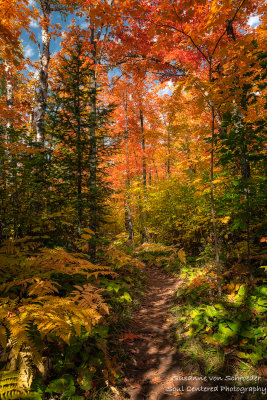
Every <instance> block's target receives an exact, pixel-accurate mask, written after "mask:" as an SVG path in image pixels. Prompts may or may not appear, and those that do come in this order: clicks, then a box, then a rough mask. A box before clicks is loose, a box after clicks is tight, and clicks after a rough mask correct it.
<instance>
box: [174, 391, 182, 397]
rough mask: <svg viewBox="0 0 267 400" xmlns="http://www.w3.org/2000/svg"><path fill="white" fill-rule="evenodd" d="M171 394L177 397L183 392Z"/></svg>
mask: <svg viewBox="0 0 267 400" xmlns="http://www.w3.org/2000/svg"><path fill="white" fill-rule="evenodd" d="M172 394H173V396H175V397H178V396H182V395H183V392H172Z"/></svg>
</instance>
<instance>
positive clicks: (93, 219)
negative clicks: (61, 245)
mask: <svg viewBox="0 0 267 400" xmlns="http://www.w3.org/2000/svg"><path fill="white" fill-rule="evenodd" d="M90 42H91V46H92V50H91V56H92V60H93V63H94V65H95V64H96V42H95V31H94V28H91V38H90ZM90 72H91V76H90V127H89V137H90V149H89V188H90V222H89V227H90V229H91V230H92V231H93V232H94V234H95V235H96V233H97V230H98V217H97V142H96V124H97V121H96V87H97V85H96V73H95V70H94V69H92V70H91V71H90ZM89 247H90V254H91V257H92V259H94V258H95V253H96V243H95V240H92V241H91V243H90V244H89Z"/></svg>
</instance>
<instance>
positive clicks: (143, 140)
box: [140, 110, 147, 190]
mask: <svg viewBox="0 0 267 400" xmlns="http://www.w3.org/2000/svg"><path fill="white" fill-rule="evenodd" d="M140 124H141V143H142V153H143V187H144V190H146V186H147V180H146V155H145V151H146V142H145V136H144V115H143V111H142V110H140Z"/></svg>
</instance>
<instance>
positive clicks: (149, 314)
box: [124, 268, 225, 400]
mask: <svg viewBox="0 0 267 400" xmlns="http://www.w3.org/2000/svg"><path fill="white" fill-rule="evenodd" d="M147 272H148V282H147V293H146V295H145V298H144V301H143V304H142V307H141V309H140V310H139V311H138V312H137V313H136V314H135V315H134V316H133V320H132V323H131V327H130V332H131V334H132V340H129V341H128V342H127V344H125V346H126V349H125V350H126V351H127V353H128V355H129V357H128V359H129V360H128V363H127V364H126V365H125V366H124V371H125V384H126V390H125V397H124V398H125V399H131V400H164V399H168V400H171V399H177V398H182V399H190V400H202V399H205V400H210V399H212V400H216V399H222V398H225V396H223V397H222V395H221V394H218V393H217V394H215V393H207V392H206V393H202V392H197V391H194V389H195V390H197V387H200V386H203V382H201V380H197V381H193V380H191V381H190V379H188V380H184V379H185V378H184V377H185V376H188V375H194V374H195V372H196V371H194V370H193V369H192V366H190V365H189V364H187V365H184V364H183V362H182V357H181V355H179V353H178V352H177V349H176V348H175V341H174V338H173V321H172V319H171V314H170V308H171V307H172V305H173V295H174V292H175V289H176V288H177V287H178V285H179V281H178V280H177V277H174V276H170V275H167V274H166V273H163V272H162V271H160V270H158V269H157V268H149V269H147ZM129 337H130V339H131V336H130V335H129ZM179 377H180V378H181V380H179ZM187 386H190V387H192V388H193V389H192V390H191V391H186V390H185V389H186V387H187ZM206 386H207V385H206ZM179 389H180V390H179Z"/></svg>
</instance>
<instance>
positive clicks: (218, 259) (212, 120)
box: [210, 105, 222, 296]
mask: <svg viewBox="0 0 267 400" xmlns="http://www.w3.org/2000/svg"><path fill="white" fill-rule="evenodd" d="M214 139H215V110H214V107H213V105H211V157H210V198H211V216H212V226H213V235H214V247H215V261H216V270H217V284H218V294H219V296H221V294H222V288H221V267H220V257H219V244H218V236H217V224H216V218H215V205H214V185H213V179H214Z"/></svg>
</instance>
